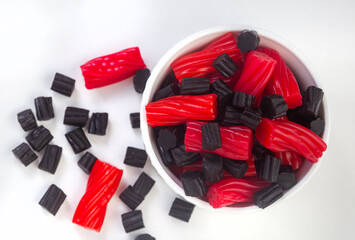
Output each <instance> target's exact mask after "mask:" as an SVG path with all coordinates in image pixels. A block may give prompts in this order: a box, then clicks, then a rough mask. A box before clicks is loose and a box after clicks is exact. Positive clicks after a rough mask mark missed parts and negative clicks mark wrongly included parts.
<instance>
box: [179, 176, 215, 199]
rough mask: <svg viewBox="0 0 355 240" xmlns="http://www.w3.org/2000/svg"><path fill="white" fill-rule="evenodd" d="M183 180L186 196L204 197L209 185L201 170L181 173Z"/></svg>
mask: <svg viewBox="0 0 355 240" xmlns="http://www.w3.org/2000/svg"><path fill="white" fill-rule="evenodd" d="M181 182H182V186H183V188H184V192H185V195H186V196H192V197H203V196H205V194H206V193H207V191H208V187H207V185H206V183H205V181H204V179H203V176H202V172H201V171H186V172H184V173H183V174H182V175H181Z"/></svg>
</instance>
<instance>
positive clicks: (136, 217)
mask: <svg viewBox="0 0 355 240" xmlns="http://www.w3.org/2000/svg"><path fill="white" fill-rule="evenodd" d="M121 218H122V224H123V227H124V230H125V232H126V233H129V232H133V231H135V230H138V229H141V228H144V223H143V215H142V211H141V210H135V211H131V212H128V213H124V214H122V215H121Z"/></svg>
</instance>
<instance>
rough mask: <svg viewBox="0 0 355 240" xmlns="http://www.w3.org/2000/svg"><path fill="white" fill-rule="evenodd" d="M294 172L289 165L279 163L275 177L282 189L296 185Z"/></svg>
mask: <svg viewBox="0 0 355 240" xmlns="http://www.w3.org/2000/svg"><path fill="white" fill-rule="evenodd" d="M296 183H297V179H296V173H295V170H293V168H292V166H291V165H281V167H280V173H279V176H278V177H277V184H279V186H280V187H282V188H283V189H284V190H287V189H290V188H291V187H293V186H294V185H296Z"/></svg>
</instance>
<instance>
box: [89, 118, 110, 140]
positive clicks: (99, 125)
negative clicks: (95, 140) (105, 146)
mask: <svg viewBox="0 0 355 240" xmlns="http://www.w3.org/2000/svg"><path fill="white" fill-rule="evenodd" d="M107 122H108V113H93V114H92V115H91V119H90V124H89V130H88V132H89V133H91V134H96V135H102V136H103V135H105V134H106V128H107Z"/></svg>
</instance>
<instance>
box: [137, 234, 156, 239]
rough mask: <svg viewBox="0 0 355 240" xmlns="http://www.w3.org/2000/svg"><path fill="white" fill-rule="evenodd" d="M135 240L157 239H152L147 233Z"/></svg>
mask: <svg viewBox="0 0 355 240" xmlns="http://www.w3.org/2000/svg"><path fill="white" fill-rule="evenodd" d="M135 240H155V237H152V236H150V235H149V234H148V233H145V234H141V235H139V236H137V237H136V238H135Z"/></svg>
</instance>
